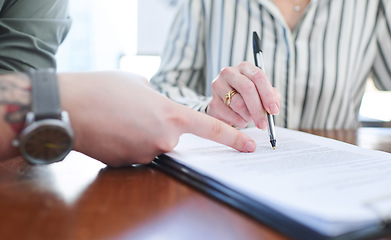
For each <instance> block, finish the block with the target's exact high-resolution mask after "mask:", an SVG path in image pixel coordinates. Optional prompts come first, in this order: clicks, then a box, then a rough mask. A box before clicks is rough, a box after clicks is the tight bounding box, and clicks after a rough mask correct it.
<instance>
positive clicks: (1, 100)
mask: <svg viewBox="0 0 391 240" xmlns="http://www.w3.org/2000/svg"><path fill="white" fill-rule="evenodd" d="M30 104H31V100H30V80H29V78H28V77H27V76H26V75H24V74H7V75H0V129H1V135H0V143H1V144H0V160H4V159H8V158H11V157H14V156H16V155H17V154H18V152H17V150H16V148H14V147H12V141H13V140H14V139H15V138H16V136H17V135H18V134H19V133H20V132H21V130H22V128H23V126H24V120H25V116H26V113H27V111H28V110H29V109H30Z"/></svg>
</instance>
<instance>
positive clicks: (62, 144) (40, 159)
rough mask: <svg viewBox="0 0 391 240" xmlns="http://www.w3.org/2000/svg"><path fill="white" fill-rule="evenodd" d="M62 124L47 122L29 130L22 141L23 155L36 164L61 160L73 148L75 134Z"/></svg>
mask: <svg viewBox="0 0 391 240" xmlns="http://www.w3.org/2000/svg"><path fill="white" fill-rule="evenodd" d="M54 121H55V123H57V122H56V120H54ZM58 122H60V121H58ZM60 123H61V122H60ZM60 125H61V124H60ZM60 125H57V124H52V123H50V124H47V123H46V124H42V125H41V126H38V127H37V126H36V127H35V128H34V129H33V131H30V132H28V133H27V134H26V135H25V137H24V140H23V142H21V146H20V147H21V149H23V150H22V155H23V156H24V157H25V158H26V159H27V160H28V161H29V162H31V163H35V164H46V163H52V162H57V161H61V160H62V159H63V158H64V157H65V156H66V155H67V154H68V153H69V151H70V150H71V149H72V139H73V138H72V137H73V134H72V131H70V130H69V129H67V128H66V127H64V126H60Z"/></svg>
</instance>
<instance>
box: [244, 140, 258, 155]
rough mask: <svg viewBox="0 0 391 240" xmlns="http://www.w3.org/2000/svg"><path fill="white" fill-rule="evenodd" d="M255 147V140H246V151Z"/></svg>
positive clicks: (250, 150) (252, 150)
mask: <svg viewBox="0 0 391 240" xmlns="http://www.w3.org/2000/svg"><path fill="white" fill-rule="evenodd" d="M255 148H256V145H255V142H253V141H248V142H247V144H246V151H247V152H254V151H255Z"/></svg>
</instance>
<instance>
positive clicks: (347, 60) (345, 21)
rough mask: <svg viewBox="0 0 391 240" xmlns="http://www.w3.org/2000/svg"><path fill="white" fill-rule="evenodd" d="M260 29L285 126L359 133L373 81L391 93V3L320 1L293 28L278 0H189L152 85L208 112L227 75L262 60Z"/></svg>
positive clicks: (375, 0) (280, 119)
mask: <svg viewBox="0 0 391 240" xmlns="http://www.w3.org/2000/svg"><path fill="white" fill-rule="evenodd" d="M253 31H257V32H258V35H259V36H260V38H261V48H262V49H263V55H264V62H265V70H266V73H267V75H268V77H269V79H270V81H271V82H272V85H273V86H274V87H276V88H277V89H278V90H279V91H280V93H281V95H282V98H281V102H280V105H281V107H280V114H279V115H278V116H276V119H275V121H276V125H278V126H282V127H287V128H295V129H298V128H301V129H305V128H316V129H335V128H355V127H357V126H358V112H359V108H360V104H361V100H362V96H363V94H364V90H365V85H366V82H367V79H368V78H369V77H372V78H373V79H374V82H375V84H376V86H377V87H378V88H379V89H381V90H391V1H390V0H312V1H311V2H310V3H309V5H308V6H307V9H306V10H305V12H304V14H303V16H302V17H301V19H300V20H299V21H298V23H297V24H296V26H295V28H294V29H292V30H291V29H290V28H289V27H288V25H287V23H286V21H285V19H284V17H283V16H282V14H281V12H280V11H279V9H278V7H277V6H276V5H275V4H274V2H273V1H272V0H185V1H183V4H182V5H180V7H179V8H178V14H177V15H176V17H175V19H174V21H173V25H172V27H171V32H170V34H169V37H168V39H167V43H166V47H165V49H164V52H163V54H162V56H161V57H162V58H161V66H160V68H159V70H158V72H157V73H156V75H155V76H154V77H152V79H151V84H152V86H154V87H155V88H156V89H157V90H159V91H160V92H162V93H163V94H165V95H167V96H168V97H169V98H171V99H173V100H174V101H176V102H179V103H182V104H185V105H187V106H189V107H191V108H194V109H197V110H199V111H203V112H205V109H206V107H207V106H208V103H209V102H210V99H211V82H212V81H213V80H214V79H215V78H216V77H217V76H218V74H219V72H220V70H221V69H222V68H224V67H227V66H236V65H238V64H239V63H240V62H242V61H249V62H254V60H253V53H252V43H251V41H252V39H251V36H252V32H253ZM387 111H391V108H389V109H387Z"/></svg>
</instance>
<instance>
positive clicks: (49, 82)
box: [28, 69, 61, 121]
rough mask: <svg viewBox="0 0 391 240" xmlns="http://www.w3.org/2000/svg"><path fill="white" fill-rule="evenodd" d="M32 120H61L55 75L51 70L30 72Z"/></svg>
mask: <svg viewBox="0 0 391 240" xmlns="http://www.w3.org/2000/svg"><path fill="white" fill-rule="evenodd" d="M28 75H29V77H30V79H31V86H32V88H31V92H32V112H33V113H34V115H35V117H34V120H36V121H37V120H41V119H47V118H54V119H60V118H61V104H60V96H59V91H58V82H57V75H56V72H55V71H54V70H53V69H38V70H30V71H29V73H28Z"/></svg>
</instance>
